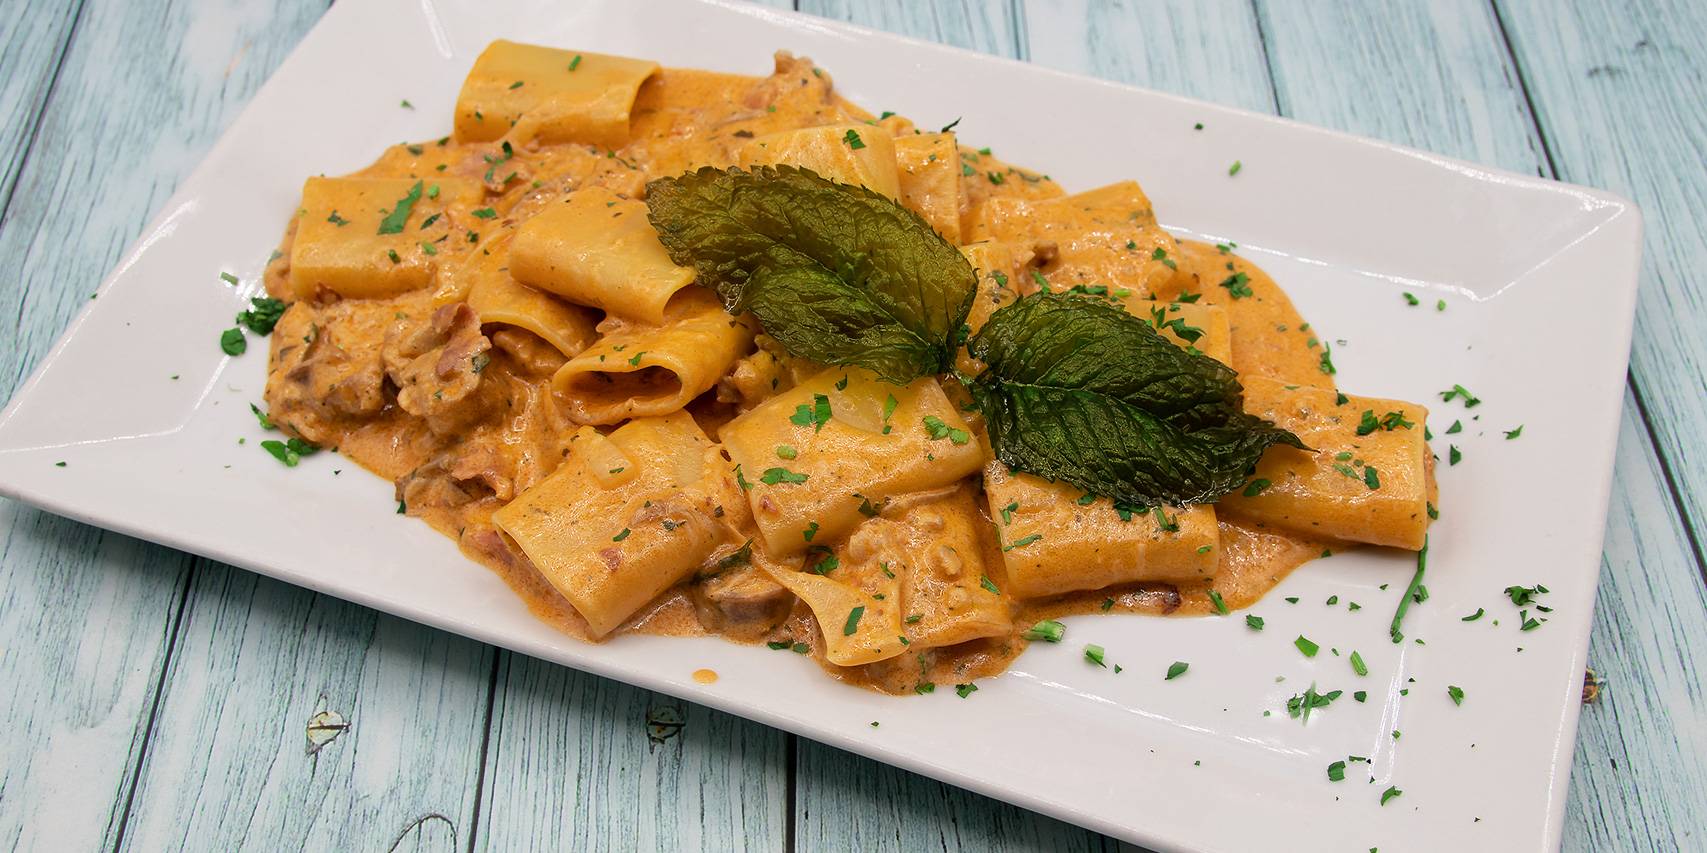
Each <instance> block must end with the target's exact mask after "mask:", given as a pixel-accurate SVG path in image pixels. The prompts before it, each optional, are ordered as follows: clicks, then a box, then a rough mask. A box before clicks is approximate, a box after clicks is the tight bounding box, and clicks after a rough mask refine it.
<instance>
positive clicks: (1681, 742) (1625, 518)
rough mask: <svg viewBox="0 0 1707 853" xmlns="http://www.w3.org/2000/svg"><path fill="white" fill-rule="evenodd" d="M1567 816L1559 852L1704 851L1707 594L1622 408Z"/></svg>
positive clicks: (1644, 437)
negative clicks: (1587, 693)
mask: <svg viewBox="0 0 1707 853" xmlns="http://www.w3.org/2000/svg"><path fill="white" fill-rule="evenodd" d="M1618 472H1619V476H1618V478H1617V480H1616V481H1615V483H1614V486H1613V492H1612V505H1611V507H1610V509H1609V519H1608V522H1607V526H1606V557H1605V560H1604V562H1603V563H1602V568H1601V584H1600V603H1599V605H1598V606H1597V607H1596V608H1595V613H1594V634H1593V640H1592V641H1591V643H1590V645H1589V660H1590V662H1592V663H1593V665H1594V667H1595V670H1596V672H1597V673H1598V674H1599V676H1600V677H1601V678H1602V679H1604V680H1605V682H1606V683H1605V685H1604V688H1603V689H1602V691H1601V694H1600V696H1601V698H1600V700H1599V701H1598V702H1596V703H1594V704H1591V705H1589V706H1587V707H1585V708H1584V709H1583V716H1582V723H1581V724H1580V726H1579V727H1578V730H1577V755H1576V762H1575V764H1574V766H1573V767H1572V769H1571V794H1570V802H1569V805H1568V807H1567V809H1566V811H1565V844H1564V849H1565V850H1568V851H1584V853H1588V851H1598V850H1642V849H1647V850H1699V849H1702V847H1703V846H1704V845H1707V684H1704V682H1703V679H1702V675H1701V674H1702V673H1703V672H1707V643H1704V642H1702V639H1703V638H1704V637H1707V592H1704V591H1703V589H1702V585H1701V583H1700V578H1699V577H1697V576H1696V574H1695V571H1694V569H1695V567H1694V563H1693V561H1692V560H1691V559H1690V555H1689V552H1688V543H1687V542H1686V541H1685V534H1684V529H1683V524H1682V519H1681V518H1680V517H1679V515H1678V511H1677V508H1676V507H1675V506H1673V505H1672V503H1671V496H1670V495H1669V494H1668V493H1667V492H1666V490H1665V484H1664V480H1663V478H1662V477H1661V476H1660V471H1659V469H1658V465H1657V461H1656V458H1655V456H1654V448H1653V446H1652V445H1651V444H1650V443H1649V440H1648V432H1647V430H1646V429H1645V428H1644V426H1643V424H1642V423H1641V420H1640V418H1639V417H1638V415H1637V413H1636V409H1635V406H1634V404H1633V401H1629V400H1628V399H1627V401H1626V405H1625V407H1624V422H1623V425H1622V429H1621V430H1620V431H1619V442H1618Z"/></svg>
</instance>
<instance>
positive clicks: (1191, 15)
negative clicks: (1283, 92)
mask: <svg viewBox="0 0 1707 853" xmlns="http://www.w3.org/2000/svg"><path fill="white" fill-rule="evenodd" d="M1024 10H1025V16H1024V20H1025V27H1026V40H1027V44H1028V45H1029V48H1030V54H1031V61H1032V62H1035V63H1037V64H1038V65H1044V66H1048V67H1050V68H1058V69H1061V70H1062V71H1072V72H1074V73H1076V74H1088V75H1090V76H1092V77H1101V78H1104V79H1106V80H1116V81H1119V82H1122V83H1130V84H1132V85H1135V86H1143V87H1145V88H1147V89H1157V90H1160V91H1163V92H1171V93H1173V94H1176V95H1184V96H1186V97H1188V98H1201V99H1203V100H1207V101H1214V102H1216V103H1219V104H1226V105H1228V106H1234V107H1243V108H1245V109H1247V110H1254V111H1257V112H1264V113H1272V112H1274V111H1275V104H1274V88H1273V87H1272V86H1271V85H1269V80H1268V65H1267V62H1266V61H1265V58H1264V56H1263V50H1262V36H1261V33H1260V30H1259V28H1258V26H1257V17H1256V13H1255V10H1254V9H1253V8H1252V6H1251V4H1250V2H1249V0H1212V2H1192V0H1166V2H1161V3H1152V2H1147V0H1025V4H1024Z"/></svg>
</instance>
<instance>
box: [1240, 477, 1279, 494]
mask: <svg viewBox="0 0 1707 853" xmlns="http://www.w3.org/2000/svg"><path fill="white" fill-rule="evenodd" d="M1271 485H1273V483H1270V482H1269V481H1267V480H1264V479H1263V478H1261V477H1258V478H1256V479H1255V480H1252V481H1250V482H1249V483H1247V484H1246V485H1245V493H1244V494H1245V497H1247V498H1254V497H1256V496H1257V495H1260V494H1262V493H1263V492H1264V491H1266V490H1267V489H1268V487H1269V486H1271Z"/></svg>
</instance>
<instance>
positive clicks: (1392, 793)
mask: <svg viewBox="0 0 1707 853" xmlns="http://www.w3.org/2000/svg"><path fill="white" fill-rule="evenodd" d="M1403 793H1405V792H1404V791H1401V790H1399V789H1398V787H1397V786H1394V787H1390V788H1388V789H1387V790H1385V791H1382V792H1381V805H1387V801H1388V800H1391V799H1393V798H1395V797H1398V796H1399V795H1401V794H1403Z"/></svg>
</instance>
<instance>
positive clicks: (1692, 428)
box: [1496, 0, 1707, 573]
mask: <svg viewBox="0 0 1707 853" xmlns="http://www.w3.org/2000/svg"><path fill="white" fill-rule="evenodd" d="M1496 5H1497V6H1498V10H1499V12H1500V15H1501V18H1502V19H1503V22H1504V24H1505V32H1506V33H1507V34H1508V35H1509V37H1510V41H1511V47H1512V49H1513V51H1514V54H1515V56H1516V58H1517V64H1518V67H1519V68H1520V69H1521V70H1522V71H1523V76H1524V78H1525V80H1527V82H1528V86H1529V90H1528V91H1529V95H1530V97H1531V99H1532V100H1533V101H1534V106H1535V113H1536V119H1537V121H1538V122H1539V124H1540V126H1541V129H1542V131H1543V132H1544V133H1545V136H1546V139H1547V143H1548V146H1549V150H1550V153H1551V154H1552V156H1553V164H1554V166H1555V167H1556V168H1557V170H1558V177H1559V178H1561V179H1563V180H1567V181H1576V182H1578V183H1584V184H1589V185H1591V186H1597V187H1605V188H1606V189H1609V190H1612V191H1613V192H1617V193H1622V194H1624V195H1627V196H1629V197H1630V198H1632V199H1634V200H1635V201H1636V203H1637V204H1640V205H1641V206H1642V212H1643V213H1644V214H1645V215H1646V217H1647V236H1646V242H1645V245H1644V253H1643V258H1642V290H1641V293H1640V294H1639V298H1638V300H1637V307H1636V336H1635V340H1634V341H1633V343H1632V345H1631V352H1630V367H1631V373H1632V375H1633V376H1634V377H1635V379H1636V384H1637V388H1638V389H1639V391H1638V396H1639V399H1640V400H1641V402H1642V404H1643V406H1644V407H1645V408H1646V413H1645V414H1646V417H1645V418H1644V420H1645V422H1646V423H1647V425H1648V427H1649V429H1651V430H1653V432H1654V436H1655V444H1656V446H1657V447H1658V449H1659V452H1660V455H1661V458H1662V459H1664V460H1665V462H1666V468H1665V470H1666V472H1667V474H1668V476H1669V479H1670V480H1671V481H1672V485H1673V490H1674V492H1675V493H1676V494H1677V496H1678V497H1679V498H1680V499H1681V501H1682V505H1683V518H1684V519H1685V523H1686V524H1688V525H1689V526H1690V528H1691V529H1692V534H1693V536H1692V540H1693V545H1694V548H1695V556H1696V565H1697V568H1698V570H1700V571H1703V572H1704V573H1707V549H1704V543H1707V441H1704V440H1703V438H1704V436H1707V428H1704V427H1703V424H1707V334H1703V333H1702V330H1704V329H1707V281H1703V280H1702V278H1701V274H1700V271H1701V269H1702V267H1703V265H1707V232H1704V231H1703V229H1702V228H1701V227H1700V223H1701V222H1703V221H1707V174H1703V172H1702V169H1701V164H1702V162H1703V160H1707V142H1704V140H1707V110H1703V109H1702V106H1701V103H1702V101H1701V93H1702V81H1703V80H1707V58H1704V57H1703V56H1702V54H1701V50H1700V48H1699V44H1698V43H1699V41H1700V38H1701V34H1702V33H1704V32H1707V4H1703V3H1701V2H1699V0H1644V2H1638V3H1618V2H1582V3H1567V4H1558V3H1549V2H1534V0H1512V2H1505V0H1501V2H1499V3H1497V4H1496Z"/></svg>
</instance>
